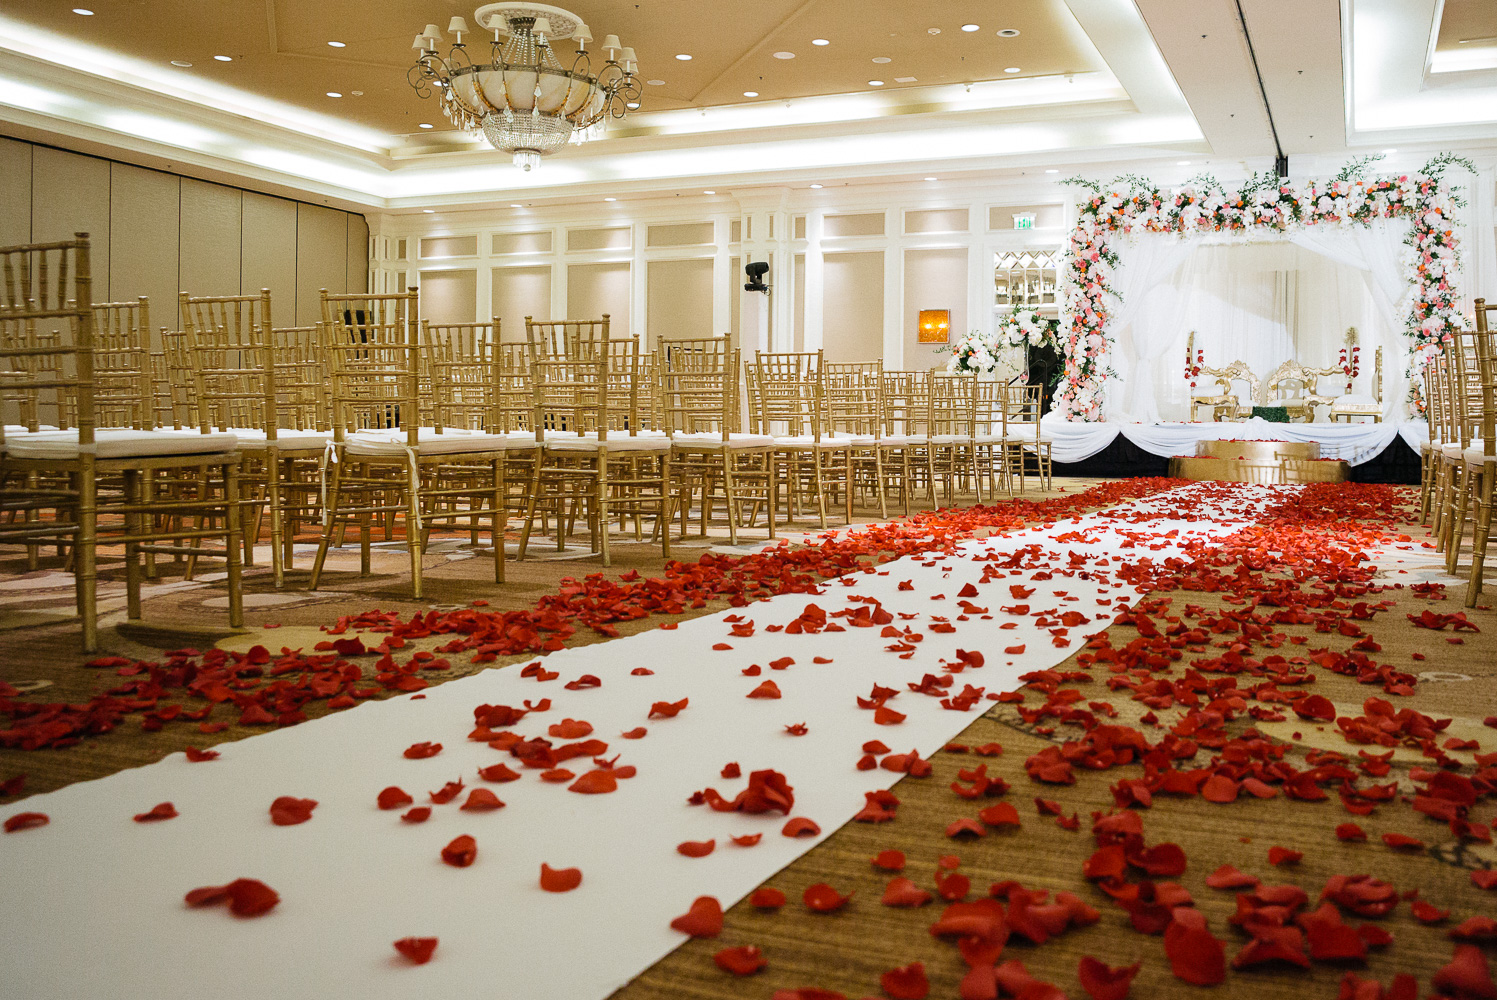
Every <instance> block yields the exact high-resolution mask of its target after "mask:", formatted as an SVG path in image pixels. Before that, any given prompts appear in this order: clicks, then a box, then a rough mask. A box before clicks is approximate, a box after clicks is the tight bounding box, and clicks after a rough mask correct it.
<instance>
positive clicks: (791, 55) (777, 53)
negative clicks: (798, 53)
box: [774, 52, 795, 59]
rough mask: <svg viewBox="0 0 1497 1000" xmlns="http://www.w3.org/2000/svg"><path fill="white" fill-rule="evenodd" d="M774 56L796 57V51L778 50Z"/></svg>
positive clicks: (778, 57)
mask: <svg viewBox="0 0 1497 1000" xmlns="http://www.w3.org/2000/svg"><path fill="white" fill-rule="evenodd" d="M774 57H775V58H776V59H794V58H795V53H794V52H776V53H775V54H774Z"/></svg>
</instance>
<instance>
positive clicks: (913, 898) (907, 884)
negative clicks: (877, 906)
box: [879, 875, 934, 907]
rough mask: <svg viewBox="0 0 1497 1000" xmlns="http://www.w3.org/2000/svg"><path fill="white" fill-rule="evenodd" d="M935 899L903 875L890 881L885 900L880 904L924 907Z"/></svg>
mask: <svg viewBox="0 0 1497 1000" xmlns="http://www.w3.org/2000/svg"><path fill="white" fill-rule="evenodd" d="M933 898H934V897H933V896H932V895H931V894H930V893H928V892H926V891H925V890H924V889H922V888H920V887H919V886H918V885H916V884H915V883H914V882H911V881H910V880H909V879H907V878H905V877H904V876H902V875H901V876H900V877H898V878H895V879H890V880H889V884H888V886H886V887H885V888H884V895H883V898H882V899H880V900H879V902H880V903H882V904H884V905H885V906H903V907H910V906H924V905H925V904H926V903H929V902H930V901H931V900H932V899H933Z"/></svg>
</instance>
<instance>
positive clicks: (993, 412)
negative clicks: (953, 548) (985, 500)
mask: <svg viewBox="0 0 1497 1000" xmlns="http://www.w3.org/2000/svg"><path fill="white" fill-rule="evenodd" d="M1010 388H1011V386H1008V385H1006V384H1004V383H1002V382H998V381H994V380H989V379H980V378H974V379H973V380H972V415H973V431H972V444H973V448H974V450H975V452H976V458H977V470H978V483H979V485H981V484H982V483H984V482H985V483H987V495H988V496H989V497H996V496H997V495H998V491H999V490H1004V491H1006V492H1008V493H1010V494H1012V493H1013V492H1014V477H1015V475H1016V474H1021V473H1022V469H1023V464H1024V453H1023V450H1022V446H1021V444H1020V443H1019V442H1017V441H1014V440H1011V439H1010V438H1009V437H1008V411H1009V409H1010V407H1009V393H1008V390H1009V389H1010ZM978 498H979V499H981V498H982V492H981V490H979V491H978Z"/></svg>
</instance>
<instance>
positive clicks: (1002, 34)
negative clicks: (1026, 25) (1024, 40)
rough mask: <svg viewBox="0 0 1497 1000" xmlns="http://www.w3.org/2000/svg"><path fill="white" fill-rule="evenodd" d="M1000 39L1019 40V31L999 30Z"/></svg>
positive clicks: (1014, 29)
mask: <svg viewBox="0 0 1497 1000" xmlns="http://www.w3.org/2000/svg"><path fill="white" fill-rule="evenodd" d="M998 37H999V38H1018V37H1019V29H1018V28H1000V29H999V30H998Z"/></svg>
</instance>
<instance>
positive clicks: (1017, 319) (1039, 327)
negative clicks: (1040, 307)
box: [997, 308, 1060, 350]
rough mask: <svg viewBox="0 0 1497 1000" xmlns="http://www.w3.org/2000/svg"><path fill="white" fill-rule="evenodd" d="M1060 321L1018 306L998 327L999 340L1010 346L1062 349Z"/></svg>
mask: <svg viewBox="0 0 1497 1000" xmlns="http://www.w3.org/2000/svg"><path fill="white" fill-rule="evenodd" d="M1059 329H1060V323H1059V322H1057V321H1056V320H1053V319H1046V318H1045V317H1043V316H1041V315H1040V314H1039V313H1037V312H1035V311H1034V310H1032V309H1024V308H1017V309H1015V310H1014V311H1013V312H1012V313H1010V314H1009V315H1008V318H1007V319H1005V320H1004V321H1003V323H1002V324H1001V325H999V327H998V332H997V340H998V342H999V343H1000V344H1004V345H1006V346H1008V347H1040V348H1043V347H1053V348H1055V349H1056V350H1059V349H1060V339H1059V337H1058V336H1057V331H1058V330H1059Z"/></svg>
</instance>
